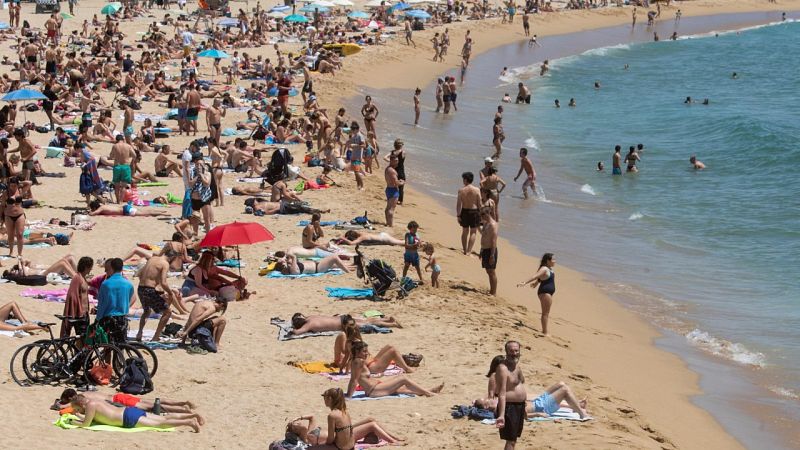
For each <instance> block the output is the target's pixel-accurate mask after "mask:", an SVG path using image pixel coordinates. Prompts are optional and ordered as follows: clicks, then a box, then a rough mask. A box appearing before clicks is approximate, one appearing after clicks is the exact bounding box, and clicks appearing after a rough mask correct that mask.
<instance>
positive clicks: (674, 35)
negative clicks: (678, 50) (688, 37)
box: [669, 31, 678, 41]
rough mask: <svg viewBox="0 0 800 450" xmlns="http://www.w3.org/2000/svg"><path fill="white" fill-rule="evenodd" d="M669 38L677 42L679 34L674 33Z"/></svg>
mask: <svg viewBox="0 0 800 450" xmlns="http://www.w3.org/2000/svg"><path fill="white" fill-rule="evenodd" d="M669 38H670V39H672V40H673V41H677V40H678V32H677V31H674V32H673V33H672V36H670V37H669Z"/></svg>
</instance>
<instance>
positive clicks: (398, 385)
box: [347, 342, 444, 398]
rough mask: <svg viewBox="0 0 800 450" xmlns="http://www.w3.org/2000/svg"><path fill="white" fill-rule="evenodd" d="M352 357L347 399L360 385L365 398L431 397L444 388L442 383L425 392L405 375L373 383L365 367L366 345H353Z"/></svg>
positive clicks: (362, 343) (361, 343) (358, 343)
mask: <svg viewBox="0 0 800 450" xmlns="http://www.w3.org/2000/svg"><path fill="white" fill-rule="evenodd" d="M353 355H354V358H353V363H352V364H351V365H350V368H351V371H352V373H351V375H350V383H349V384H348V385H347V397H348V398H352V397H353V394H355V392H356V385H360V386H361V388H362V389H364V394H365V395H366V396H367V397H383V396H387V395H394V394H416V395H424V396H426V397H433V396H434V395H436V394H438V393H440V392H442V389H443V388H444V383H442V384H440V385H439V386H436V387H434V388H432V389H430V390H427V389H425V388H423V387H422V386H420V385H418V384H417V383H415V382H413V381H411V380H410V379H409V378H408V377H406V376H405V375H397V376H395V377H387V378H384V379H382V381H373V380H372V378H371V375H372V372H371V371H370V369H369V366H368V365H367V359H368V358H369V351H368V347H367V344H366V343H364V342H356V343H355V344H353Z"/></svg>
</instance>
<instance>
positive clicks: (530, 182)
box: [514, 147, 536, 199]
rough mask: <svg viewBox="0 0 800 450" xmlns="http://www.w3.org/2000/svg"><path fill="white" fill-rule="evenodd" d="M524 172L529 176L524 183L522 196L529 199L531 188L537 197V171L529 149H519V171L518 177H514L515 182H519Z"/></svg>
mask: <svg viewBox="0 0 800 450" xmlns="http://www.w3.org/2000/svg"><path fill="white" fill-rule="evenodd" d="M523 170H524V171H525V173H526V174H527V175H528V176H527V178H526V179H525V181H524V182H523V183H522V195H523V196H524V197H525V199H527V198H528V188H529V187H530V188H531V190H532V191H533V194H534V195H536V169H534V168H533V162H531V160H530V159H529V158H528V149H527V148H525V147H522V148H521V149H519V171H518V172H517V176H515V177H514V181H517V178H519V176H520V175H522V171H523Z"/></svg>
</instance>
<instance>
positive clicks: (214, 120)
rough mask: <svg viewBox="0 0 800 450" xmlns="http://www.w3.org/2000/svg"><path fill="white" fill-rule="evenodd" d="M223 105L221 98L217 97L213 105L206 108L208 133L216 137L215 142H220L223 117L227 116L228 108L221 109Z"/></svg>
mask: <svg viewBox="0 0 800 450" xmlns="http://www.w3.org/2000/svg"><path fill="white" fill-rule="evenodd" d="M221 105H222V102H221V101H220V99H218V98H215V99H214V103H213V104H212V106H211V107H210V108H208V109H206V125H207V126H208V134H210V135H211V136H213V137H214V142H219V139H220V137H222V118H223V117H225V112H226V109H225V108H222V109H220V106H221Z"/></svg>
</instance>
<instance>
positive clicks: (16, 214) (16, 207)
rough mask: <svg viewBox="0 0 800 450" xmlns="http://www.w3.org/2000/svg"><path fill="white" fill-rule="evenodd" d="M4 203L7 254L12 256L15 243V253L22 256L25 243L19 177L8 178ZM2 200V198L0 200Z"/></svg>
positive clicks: (24, 223) (24, 219) (23, 214)
mask: <svg viewBox="0 0 800 450" xmlns="http://www.w3.org/2000/svg"><path fill="white" fill-rule="evenodd" d="M3 197H4V198H3V200H4V204H5V210H4V216H5V226H6V232H7V233H8V256H14V244H15V243H16V244H17V255H19V256H22V248H23V246H24V245H25V240H24V236H23V234H24V233H25V225H26V218H25V211H24V210H23V209H22V191H21V190H20V188H19V179H18V178H16V177H12V178H10V179H9V180H8V188H7V189H6V191H5V193H4V194H3ZM0 201H2V200H0Z"/></svg>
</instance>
